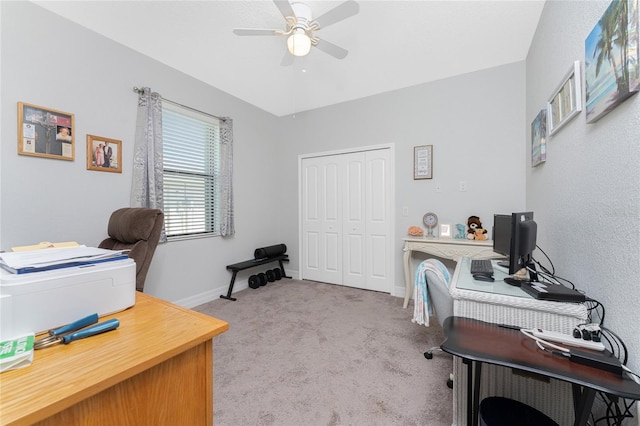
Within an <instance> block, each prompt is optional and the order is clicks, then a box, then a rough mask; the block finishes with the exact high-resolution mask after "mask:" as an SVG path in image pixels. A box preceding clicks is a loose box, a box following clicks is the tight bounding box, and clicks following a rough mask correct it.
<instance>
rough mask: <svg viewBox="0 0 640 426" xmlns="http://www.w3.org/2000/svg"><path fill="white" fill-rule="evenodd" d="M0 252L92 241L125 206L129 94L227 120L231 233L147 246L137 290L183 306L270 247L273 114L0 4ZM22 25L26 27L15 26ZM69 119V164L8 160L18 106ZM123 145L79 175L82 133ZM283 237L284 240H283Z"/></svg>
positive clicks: (27, 7) (274, 239)
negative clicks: (230, 130) (146, 267)
mask: <svg viewBox="0 0 640 426" xmlns="http://www.w3.org/2000/svg"><path fill="white" fill-rule="evenodd" d="M1 7H2V25H1V31H2V49H1V51H2V98H1V103H2V111H3V114H2V134H1V136H2V145H1V161H2V162H1V172H0V173H1V182H2V191H1V197H0V198H1V216H0V217H1V220H2V222H1V223H0V231H1V232H0V247H2V249H5V250H6V249H9V248H10V247H12V246H16V245H25V244H34V243H37V242H40V241H69V240H75V241H78V242H80V243H84V244H87V245H94V246H95V245H97V244H99V242H100V241H101V240H102V239H103V238H105V237H106V229H107V222H108V219H109V215H110V214H111V212H112V211H113V210H115V209H117V208H120V207H125V206H128V205H129V195H130V187H131V176H132V173H131V171H132V168H131V160H132V152H133V137H134V130H135V117H136V107H137V95H136V94H135V93H134V92H133V91H132V88H133V86H149V87H151V88H152V89H153V90H155V91H157V92H159V93H161V94H162V95H163V96H164V97H166V98H167V99H171V100H173V101H176V102H179V103H182V104H185V105H189V106H191V107H193V108H196V109H199V110H202V111H206V112H209V113H212V114H215V115H220V116H230V117H233V118H234V125H235V129H234V130H235V132H234V135H235V151H234V154H235V168H234V174H235V195H236V200H237V204H236V215H237V216H236V228H237V230H238V233H237V235H236V236H235V237H233V238H228V239H223V238H207V239H199V240H189V241H181V242H173V243H168V244H164V245H161V246H159V247H158V249H157V252H156V255H155V257H154V260H153V263H152V265H151V269H150V271H149V275H148V277H147V285H146V291H147V292H149V293H150V294H153V295H157V296H159V297H162V298H165V299H167V300H171V301H181V302H182V303H184V304H194V303H197V302H198V301H201V300H204V299H207V298H217V297H218V295H219V294H220V291H219V287H222V288H223V289H224V288H226V286H228V283H229V278H230V275H229V273H228V272H227V271H226V269H225V266H226V265H228V264H230V263H234V262H238V261H241V260H245V259H246V258H249V257H251V256H252V255H253V250H254V249H255V248H256V247H260V246H264V245H269V244H275V243H279V242H281V238H280V236H279V235H278V231H277V228H275V227H274V223H276V221H277V217H278V216H277V211H278V205H277V203H274V202H273V200H272V194H274V193H276V189H275V188H276V185H275V181H276V175H275V170H274V168H273V167H272V165H273V164H274V163H275V162H276V160H277V157H276V151H275V150H274V149H273V148H272V147H273V146H274V144H275V141H276V135H278V133H279V129H278V122H277V120H276V119H275V117H274V116H272V115H271V114H267V113H265V112H264V111H262V110H259V109H257V108H254V107H252V106H250V105H248V104H247V103H245V102H242V101H240V100H238V99H237V98H234V97H232V96H230V95H228V94H226V93H224V92H222V91H220V90H218V89H216V88H214V87H211V86H208V85H205V84H203V83H201V82H199V81H197V80H195V79H193V78H191V77H188V76H186V75H184V74H182V73H180V72H177V71H176V70H174V69H172V68H169V67H167V66H165V65H163V64H161V63H158V62H156V61H154V60H151V59H149V58H148V57H145V56H142V55H140V54H139V53H137V52H135V51H133V50H131V49H129V48H126V47H124V46H122V45H120V44H117V43H114V42H112V41H110V40H107V39H105V38H104V37H102V36H100V35H98V34H96V33H93V32H91V31H88V30H87V29H85V28H83V27H81V26H79V25H76V24H74V23H71V22H68V21H66V20H64V19H63V18H61V17H59V16H57V15H54V14H52V13H50V12H48V11H46V10H44V9H42V8H40V7H38V6H36V5H34V4H32V3H29V2H2V3H1ZM26 29H28V31H27V30H26ZM19 101H23V102H27V103H32V104H36V105H40V106H46V107H50V108H54V109H57V110H61V111H65V112H70V113H74V114H75V144H76V152H75V161H73V162H70V161H61V160H54V159H47V158H38V157H29V156H19V155H17V148H16V144H17V133H16V128H17V125H16V123H17V107H16V105H17V102H19ZM87 134H93V135H98V136H104V137H109V138H114V139H119V140H122V143H123V163H124V167H123V172H122V174H115V173H104V172H96V171H89V170H86V140H85V139H86V135H87ZM284 242H285V243H288V241H284Z"/></svg>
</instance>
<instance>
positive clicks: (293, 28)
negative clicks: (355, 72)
mask: <svg viewBox="0 0 640 426" xmlns="http://www.w3.org/2000/svg"><path fill="white" fill-rule="evenodd" d="M273 2H274V3H275V5H276V7H277V8H278V10H279V11H280V13H281V14H282V16H283V17H284V19H285V21H286V24H287V29H286V30H269V29H258V28H256V29H253V28H236V29H234V30H233V32H234V33H235V34H237V35H239V36H287V50H288V51H289V53H290V54H291V55H289V54H285V57H284V58H283V60H282V64H281V65H290V64H291V63H292V62H293V57H294V56H305V55H307V54H309V52H310V51H311V47H312V46H313V47H316V48H318V49H319V50H322V51H323V52H325V53H327V54H329V55H331V56H333V57H335V58H337V59H344V58H345V57H346V56H347V54H348V53H349V52H348V51H347V50H346V49H343V48H342V47H340V46H337V45H335V44H333V43H331V42H328V41H326V40H322V39H320V38H319V37H317V36H315V35H314V31H318V30H320V29H321V28H326V27H328V26H329V25H331V24H335V23H336V22H339V21H342V20H343V19H346V18H349V17H351V16H353V15H355V14H357V13H358V11H359V10H360V6H359V5H358V3H356V2H355V1H354V0H347V1H345V2H344V3H342V4H340V5H338V6H336V7H334V8H333V9H331V10H329V11H328V12H326V13H325V14H323V15H321V16H319V17H318V18H316V19H312V14H311V8H310V7H309V6H308V5H306V4H304V3H302V2H298V1H295V2H291V3H290V2H289V1H288V0H273ZM292 55H293V56H292Z"/></svg>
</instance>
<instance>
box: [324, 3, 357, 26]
mask: <svg viewBox="0 0 640 426" xmlns="http://www.w3.org/2000/svg"><path fill="white" fill-rule="evenodd" d="M359 10H360V5H358V3H356V2H355V1H354V0H347V1H346V2H344V3H342V4H341V5H339V6H336V7H334V8H333V9H331V10H330V11H328V12H327V13H325V14H324V15H321V16H319V17H318V18H316V19H314V22H315V23H316V24H318V28H325V27H328V26H329V25H331V24H335V23H336V22H339V21H342V20H343V19H347V18H349V17H351V16H353V15H355V14H357V13H358V11H359Z"/></svg>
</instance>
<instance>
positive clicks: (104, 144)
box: [87, 135, 122, 173]
mask: <svg viewBox="0 0 640 426" xmlns="http://www.w3.org/2000/svg"><path fill="white" fill-rule="evenodd" d="M87 170H96V171H99V172H112V173H122V141H119V140H116V139H109V138H104V137H102V136H94V135H87Z"/></svg>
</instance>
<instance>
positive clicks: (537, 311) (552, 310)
mask: <svg viewBox="0 0 640 426" xmlns="http://www.w3.org/2000/svg"><path fill="white" fill-rule="evenodd" d="M470 263H471V261H470V259H467V258H462V259H460V260H459V262H458V265H457V266H456V270H455V272H454V274H453V277H452V278H451V285H450V287H449V292H450V293H451V296H452V297H453V314H454V315H455V316H459V317H467V318H475V319H479V320H481V321H486V322H492V323H497V324H510V325H516V326H520V327H525V328H533V327H540V328H543V329H546V330H551V331H559V332H562V333H569V334H570V333H571V332H572V331H573V329H574V327H575V326H576V325H578V324H580V323H584V322H585V321H586V318H587V309H586V307H585V306H584V305H583V304H581V303H560V302H549V301H543V300H537V299H534V298H533V297H531V296H529V295H528V294H527V293H525V292H524V291H523V290H522V289H521V288H520V287H514V286H511V285H509V284H506V283H504V282H503V281H502V279H504V277H506V276H507V271H506V269H505V268H501V267H499V266H497V265H496V263H497V262H495V261H494V262H493V264H494V267H493V268H494V278H495V279H496V281H495V282H485V281H475V280H474V279H473V277H471V274H470V270H469V269H470ZM465 372H466V366H463V364H462V360H461V359H460V358H455V359H454V363H453V374H454V391H453V392H454V393H453V418H454V424H466V418H467V413H466V410H465V407H466V403H465V401H466V386H467V384H466V383H467V375H466V373H465ZM492 395H495V396H505V397H507V398H512V399H517V400H519V401H522V402H523V403H525V404H528V405H530V406H532V407H535V408H537V409H538V410H540V411H542V412H543V413H545V414H546V415H548V416H549V417H551V418H552V419H553V420H555V421H556V422H557V423H559V424H560V425H567V424H573V420H574V419H573V417H574V416H573V410H571V409H568V408H567V407H572V406H573V394H572V390H571V385H570V384H569V383H566V382H562V381H560V380H556V379H551V380H549V381H548V382H545V381H541V380H539V379H537V378H532V377H528V376H523V375H520V374H518V373H516V372H514V371H512V370H511V369H509V368H505V367H499V366H495V365H485V366H484V367H483V369H482V380H481V387H480V400H482V398H484V397H486V396H492Z"/></svg>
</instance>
